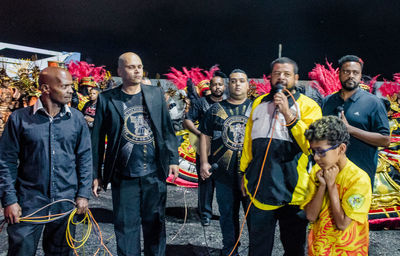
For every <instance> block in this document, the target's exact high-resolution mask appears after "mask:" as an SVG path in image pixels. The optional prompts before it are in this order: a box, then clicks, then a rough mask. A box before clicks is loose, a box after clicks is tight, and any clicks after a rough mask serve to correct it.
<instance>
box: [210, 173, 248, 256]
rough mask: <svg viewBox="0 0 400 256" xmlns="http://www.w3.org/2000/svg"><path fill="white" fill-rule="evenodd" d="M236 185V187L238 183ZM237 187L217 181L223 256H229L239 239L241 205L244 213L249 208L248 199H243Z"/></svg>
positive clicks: (216, 188)
mask: <svg viewBox="0 0 400 256" xmlns="http://www.w3.org/2000/svg"><path fill="white" fill-rule="evenodd" d="M234 184H235V185H236V183H234ZM235 185H228V184H225V183H222V182H218V180H216V181H215V190H216V195H217V203H218V208H219V213H220V215H221V216H220V218H219V223H220V226H221V232H222V244H223V248H222V255H229V254H230V252H231V251H232V249H233V247H234V246H235V244H236V241H237V239H238V238H239V232H240V226H239V224H240V223H239V210H240V203H242V206H243V208H244V211H246V210H247V206H248V198H247V197H243V196H242V194H241V192H240V190H239V189H238V187H237V186H235ZM247 224H248V223H247ZM239 245H240V244H239ZM239 245H238V247H239ZM238 247H236V250H235V253H232V255H233V256H234V255H237V251H238Z"/></svg>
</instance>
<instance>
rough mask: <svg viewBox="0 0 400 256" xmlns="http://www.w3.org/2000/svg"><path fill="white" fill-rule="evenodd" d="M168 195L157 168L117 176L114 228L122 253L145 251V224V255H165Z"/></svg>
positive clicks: (114, 189) (114, 186)
mask: <svg viewBox="0 0 400 256" xmlns="http://www.w3.org/2000/svg"><path fill="white" fill-rule="evenodd" d="M166 198H167V185H166V183H165V181H161V180H160V179H159V178H158V176H157V173H156V172H154V173H151V174H148V175H146V176H143V177H137V178H125V177H115V178H114V179H113V182H112V199H113V215H114V230H115V236H116V239H117V252H118V255H119V256H122V255H124V256H125V255H129V256H131V255H138V256H140V255H141V246H140V227H141V226H142V228H143V238H144V255H146V256H147V255H157V256H164V255H165V248H166V234H165V203H166Z"/></svg>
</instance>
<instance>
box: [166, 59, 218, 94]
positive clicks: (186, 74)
mask: <svg viewBox="0 0 400 256" xmlns="http://www.w3.org/2000/svg"><path fill="white" fill-rule="evenodd" d="M170 70H171V72H170V73H167V74H164V75H165V76H166V77H167V79H168V80H169V81H171V82H172V83H173V84H175V86H176V87H177V88H178V89H179V90H183V89H185V88H186V82H187V80H188V78H191V79H192V81H193V83H194V84H195V85H196V86H197V85H198V84H199V83H200V82H201V81H204V80H208V81H210V80H211V79H212V78H213V76H214V73H215V71H218V70H219V67H218V65H214V66H213V67H211V68H210V70H209V71H207V70H203V69H201V68H199V67H196V68H191V69H190V70H188V69H187V68H186V67H183V68H182V71H183V72H182V71H179V70H177V69H176V68H174V67H171V68H170Z"/></svg>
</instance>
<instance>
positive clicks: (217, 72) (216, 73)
mask: <svg viewBox="0 0 400 256" xmlns="http://www.w3.org/2000/svg"><path fill="white" fill-rule="evenodd" d="M243 72H244V71H243ZM214 77H221V78H224V79H225V78H228V77H227V76H226V74H225V73H224V72H222V71H220V70H217V71H215V72H214V75H213V78H214Z"/></svg>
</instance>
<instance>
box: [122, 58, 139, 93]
mask: <svg viewBox="0 0 400 256" xmlns="http://www.w3.org/2000/svg"><path fill="white" fill-rule="evenodd" d="M118 76H120V77H121V78H122V81H123V85H124V86H127V87H130V86H138V85H140V83H141V82H142V78H143V64H142V60H141V59H140V57H139V56H138V55H137V54H136V53H133V52H126V53H124V54H122V55H121V56H119V58H118Z"/></svg>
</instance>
